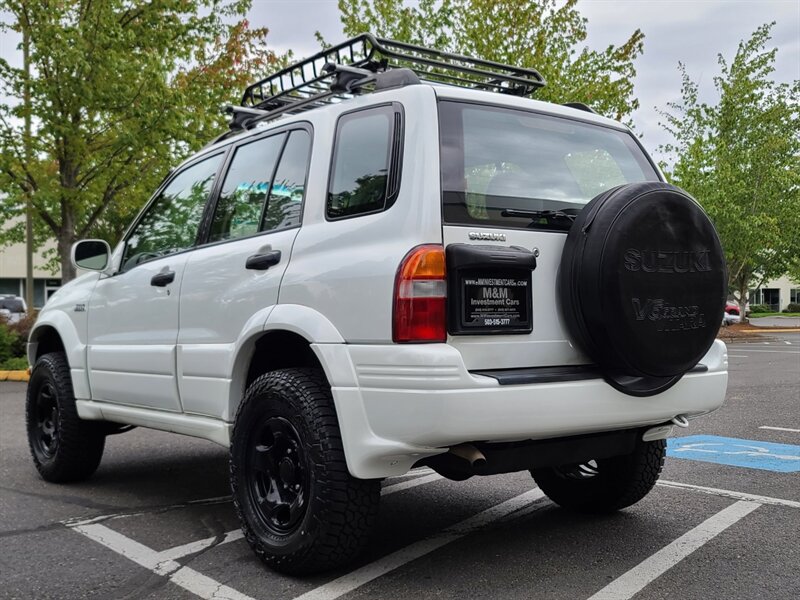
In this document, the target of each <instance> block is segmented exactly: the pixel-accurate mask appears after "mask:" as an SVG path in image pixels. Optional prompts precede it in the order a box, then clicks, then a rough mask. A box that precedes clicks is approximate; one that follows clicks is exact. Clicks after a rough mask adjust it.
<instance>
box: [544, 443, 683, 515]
mask: <svg viewBox="0 0 800 600" xmlns="http://www.w3.org/2000/svg"><path fill="white" fill-rule="evenodd" d="M666 448H667V443H666V441H665V440H656V441H653V442H642V441H639V442H637V444H636V448H635V449H634V451H633V452H632V453H631V454H627V455H625V456H615V457H613V458H605V459H598V460H591V461H587V462H585V463H581V464H573V465H563V466H560V467H546V468H541V469H533V470H532V471H531V475H533V479H534V480H535V481H536V484H537V485H538V486H539V488H541V490H542V491H543V492H544V493H545V494H546V495H547V497H548V498H550V499H551V500H552V501H553V502H555V503H556V504H558V505H560V506H563V507H564V508H568V509H571V510H575V511H578V512H583V513H608V512H613V511H616V510H619V509H621V508H625V507H626V506H631V505H632V504H636V503H637V502H638V501H639V500H641V499H642V498H644V497H645V496H646V495H647V494H648V493H649V492H650V490H652V489H653V486H654V485H655V484H656V481H658V477H659V475H660V474H661V468H662V467H663V466H664V455H665V454H666Z"/></svg>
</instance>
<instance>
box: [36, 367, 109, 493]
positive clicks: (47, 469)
mask: <svg viewBox="0 0 800 600" xmlns="http://www.w3.org/2000/svg"><path fill="white" fill-rule="evenodd" d="M45 405H46V406H47V407H49V409H44V408H43V407H44V406H45ZM44 413H47V414H44ZM45 424H47V427H46V429H45V428H44V427H45ZM25 425H26V430H27V432H28V446H29V448H30V451H31V456H32V457H33V464H34V465H36V470H37V471H39V474H40V475H41V476H42V478H43V479H45V480H46V481H50V482H53V483H67V482H71V481H82V480H84V479H87V478H88V477H90V476H91V475H92V473H94V472H95V471H96V470H97V466H98V465H99V464H100V459H101V458H102V457H103V449H104V447H105V441H106V438H105V435H104V434H103V431H102V429H101V428H100V427H98V425H97V423H94V422H92V421H84V420H83V419H81V418H80V417H79V416H78V411H77V409H76V408H75V396H74V392H73V390H72V379H71V378H70V371H69V363H68V362H67V358H66V356H65V355H64V353H63V352H52V353H49V354H44V355H42V356H40V357H39V359H38V360H37V361H36V364H35V365H34V367H33V371H32V372H31V377H30V381H29V382H28V391H27V395H26V399H25Z"/></svg>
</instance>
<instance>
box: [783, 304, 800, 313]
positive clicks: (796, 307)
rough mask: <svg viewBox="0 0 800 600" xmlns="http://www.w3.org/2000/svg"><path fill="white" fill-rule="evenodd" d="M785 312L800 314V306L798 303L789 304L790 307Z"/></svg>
mask: <svg viewBox="0 0 800 600" xmlns="http://www.w3.org/2000/svg"><path fill="white" fill-rule="evenodd" d="M783 312H795V313H796V312H800V304H798V303H797V302H789V306H787V307H786V308H785V309H784V311H783Z"/></svg>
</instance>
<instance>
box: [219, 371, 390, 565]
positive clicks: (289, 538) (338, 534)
mask: <svg viewBox="0 0 800 600" xmlns="http://www.w3.org/2000/svg"><path fill="white" fill-rule="evenodd" d="M230 475H231V488H232V491H233V500H234V504H235V506H236V511H237V513H238V516H239V520H240V522H241V525H242V531H243V532H244V535H245V538H246V539H247V541H248V543H249V544H250V546H251V547H252V548H253V550H254V551H255V553H256V555H257V556H258V557H259V558H260V559H261V560H262V561H263V562H264V563H266V564H267V565H268V566H269V567H271V568H273V569H275V570H276V571H281V572H283V573H289V574H293V575H301V574H308V573H313V572H318V571H324V570H327V569H332V568H334V567H337V566H340V565H342V564H344V563H346V562H348V561H350V560H352V559H353V558H354V557H355V556H356V554H358V552H359V551H360V550H361V548H362V547H363V546H364V543H365V542H366V540H367V537H368V535H369V533H370V531H371V529H372V526H373V523H374V521H375V518H376V516H377V512H378V502H379V500H380V481H378V480H361V479H356V478H354V477H352V476H351V475H350V474H349V472H348V470H347V465H346V463H345V457H344V450H343V447H342V438H341V433H340V431H339V424H338V421H337V418H336V410H335V408H334V405H333V398H332V397H331V391H330V387H329V386H328V383H327V381H326V380H325V376H324V374H323V373H322V372H321V371H319V370H317V369H281V370H277V371H272V372H270V373H266V374H264V375H262V376H261V377H259V378H258V379H256V380H255V381H254V382H253V383H252V384H251V385H250V387H248V388H247V391H246V393H245V397H244V399H243V400H242V403H241V405H240V406H239V409H238V411H237V413H236V421H235V423H234V429H233V435H232V442H231V455H230Z"/></svg>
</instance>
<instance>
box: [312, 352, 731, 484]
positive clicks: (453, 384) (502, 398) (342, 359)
mask: <svg viewBox="0 0 800 600" xmlns="http://www.w3.org/2000/svg"><path fill="white" fill-rule="evenodd" d="M323 346H324V347H323ZM334 346H337V348H334ZM315 349H316V350H317V351H318V355H320V357H321V358H323V364H324V365H326V369H329V373H328V376H329V380H330V381H331V382H332V383H333V396H334V401H335V403H336V409H337V413H338V415H339V422H340V426H341V429H342V437H343V441H344V446H345V454H346V457H347V464H348V468H349V470H350V472H351V473H352V474H353V475H354V476H356V477H360V478H365V479H367V478H378V477H387V476H390V475H399V474H402V473H405V472H406V471H407V470H408V469H409V468H410V467H411V466H412V465H413V464H414V463H415V462H416V461H418V460H419V459H421V458H424V457H426V456H432V455H435V454H439V453H441V452H443V451H444V450H445V449H446V448H447V447H449V446H452V445H455V444H459V443H463V442H474V441H489V442H500V441H515V440H525V439H544V438H554V437H565V436H573V435H580V434H586V433H593V432H601V431H614V430H620V429H630V428H635V427H644V426H647V425H657V424H661V423H664V422H666V421H669V420H670V419H671V418H672V417H674V416H676V415H686V416H687V417H688V418H690V419H691V418H696V417H699V416H701V415H704V414H707V413H709V412H711V411H713V410H716V409H717V408H719V407H720V406H722V403H723V401H724V399H725V391H726V388H727V382H728V373H727V364H728V361H727V351H726V348H725V344H723V343H722V342H720V341H716V342H715V343H714V345H713V346H712V347H711V350H709V352H708V354H707V355H706V356H705V357H704V359H703V361H702V362H703V364H704V365H706V366H707V367H708V370H707V371H706V372H703V373H692V374H688V375H686V376H684V377H683V378H682V379H681V380H680V381H679V382H678V383H677V384H675V385H674V386H673V387H672V388H670V389H669V390H667V391H665V392H663V393H661V394H658V395H656V396H650V397H646V398H637V397H633V396H627V395H625V394H622V393H621V392H618V391H616V390H615V389H614V388H612V387H611V386H610V385H608V384H607V383H605V381H603V380H602V379H590V380H583V381H569V382H553V383H540V384H530V385H503V386H501V385H500V384H499V383H498V382H497V380H495V379H493V378H491V377H486V376H480V375H475V374H471V373H469V372H468V371H467V370H466V369H465V368H464V365H463V362H462V361H461V360H460V354H459V353H458V351H457V350H455V349H454V348H452V347H451V346H448V345H446V344H429V345H417V346H411V345H409V346H397V345H391V346H389V345H387V346H357V345H320V346H317V347H316V348H315ZM326 358H327V359H328V360H327V362H326V360H325V359H326ZM348 371H349V372H348ZM348 384H349V385H348Z"/></svg>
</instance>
